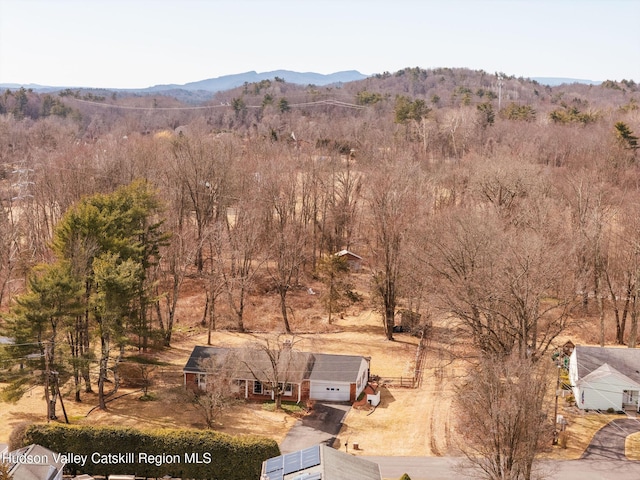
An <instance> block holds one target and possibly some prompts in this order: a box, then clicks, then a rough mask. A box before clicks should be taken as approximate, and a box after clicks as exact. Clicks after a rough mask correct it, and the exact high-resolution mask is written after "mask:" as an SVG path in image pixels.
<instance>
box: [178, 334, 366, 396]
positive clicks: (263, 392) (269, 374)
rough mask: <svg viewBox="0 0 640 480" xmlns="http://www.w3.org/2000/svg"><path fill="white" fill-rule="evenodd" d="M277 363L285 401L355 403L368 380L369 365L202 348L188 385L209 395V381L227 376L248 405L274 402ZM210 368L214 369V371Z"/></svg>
mask: <svg viewBox="0 0 640 480" xmlns="http://www.w3.org/2000/svg"><path fill="white" fill-rule="evenodd" d="M275 357H279V358H278V360H277V364H278V369H279V375H278V381H279V383H280V384H281V388H283V391H284V393H283V395H282V399H283V400H291V401H295V402H301V401H306V400H328V401H344V402H354V401H355V400H356V399H357V398H358V396H359V395H360V393H361V392H362V391H363V390H364V387H365V386H366V385H367V381H368V380H369V359H368V358H365V357H360V356H356V355H330V354H323V353H308V352H298V351H295V350H290V351H289V352H286V351H284V352H280V353H279V355H272V356H270V355H269V354H268V352H266V351H262V350H260V349H253V350H252V349H250V348H223V347H204V346H197V347H195V348H194V349H193V352H192V353H191V356H190V357H189V360H188V361H187V364H186V365H185V367H184V369H183V373H184V384H185V385H186V386H189V385H193V386H198V387H200V388H201V389H206V385H207V381H209V377H214V378H215V376H217V375H218V374H219V373H218V372H220V371H221V367H223V368H224V374H225V375H226V376H227V377H229V378H230V379H232V380H233V382H232V386H231V387H230V388H232V389H233V390H234V392H235V393H236V395H237V396H238V397H241V398H246V399H249V400H268V399H273V397H274V393H273V391H272V390H271V389H270V388H271V385H273V384H274V383H275V381H274V375H273V366H272V360H273V359H274V358H275ZM211 365H213V366H214V368H211Z"/></svg>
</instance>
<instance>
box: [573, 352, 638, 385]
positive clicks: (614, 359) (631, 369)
mask: <svg viewBox="0 0 640 480" xmlns="http://www.w3.org/2000/svg"><path fill="white" fill-rule="evenodd" d="M573 355H575V361H576V366H577V369H578V379H582V380H584V379H585V378H586V377H587V376H588V375H589V374H591V373H592V372H595V371H596V370H598V369H600V368H601V367H603V366H604V365H607V366H608V367H609V369H610V370H609V371H608V373H607V370H606V369H605V370H601V371H600V372H599V373H598V374H597V375H603V374H609V375H611V374H613V372H614V371H615V373H617V374H621V375H623V376H624V377H626V378H628V379H629V380H630V381H632V382H634V383H635V384H638V385H640V349H637V348H620V347H587V346H583V345H576V348H575V350H574V351H573Z"/></svg>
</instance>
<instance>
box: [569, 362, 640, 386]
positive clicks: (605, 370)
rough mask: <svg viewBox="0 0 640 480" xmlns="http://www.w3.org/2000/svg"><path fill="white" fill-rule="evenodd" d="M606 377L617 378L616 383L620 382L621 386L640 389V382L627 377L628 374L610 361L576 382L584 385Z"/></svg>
mask: <svg viewBox="0 0 640 480" xmlns="http://www.w3.org/2000/svg"><path fill="white" fill-rule="evenodd" d="M604 378H608V379H612V378H613V379H615V382H616V384H620V385H621V386H625V387H631V388H637V389H638V390H640V383H638V382H635V381H633V380H632V379H631V378H629V377H627V376H626V375H623V374H622V373H620V372H619V371H618V370H616V369H615V368H613V367H612V366H611V365H609V364H608V363H605V364H604V365H601V366H600V367H598V368H596V369H595V370H594V371H593V372H591V373H590V374H588V375H587V376H585V377H582V378H580V379H579V380H578V381H577V382H576V384H577V385H578V386H579V385H584V384H587V383H593V382H595V381H598V380H602V379H604Z"/></svg>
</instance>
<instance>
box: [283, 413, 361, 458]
mask: <svg viewBox="0 0 640 480" xmlns="http://www.w3.org/2000/svg"><path fill="white" fill-rule="evenodd" d="M349 409H351V405H350V404H348V403H326V402H325V403H316V404H315V405H314V406H313V410H312V411H311V413H310V414H309V415H307V416H305V417H303V418H301V419H300V420H298V421H297V422H296V423H295V424H294V425H293V427H291V430H289V433H288V434H287V436H286V437H285V438H284V440H283V441H282V443H281V444H280V451H281V452H282V453H290V452H295V451H296V450H302V449H304V448H308V447H312V446H313V445H317V444H319V443H326V444H327V445H333V442H334V441H335V439H336V437H337V435H338V433H339V432H340V428H342V422H343V421H344V418H345V417H346V415H347V412H348V411H349Z"/></svg>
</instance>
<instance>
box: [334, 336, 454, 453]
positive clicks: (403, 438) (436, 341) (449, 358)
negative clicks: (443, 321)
mask: <svg viewBox="0 0 640 480" xmlns="http://www.w3.org/2000/svg"><path fill="white" fill-rule="evenodd" d="M449 336H450V332H448V330H446V329H445V328H444V327H438V326H436V327H435V328H434V329H432V332H431V338H430V339H429V341H428V343H427V346H426V351H425V356H424V361H423V371H422V381H421V384H420V386H419V387H418V388H416V389H409V388H394V387H391V386H388V387H384V386H383V387H381V403H380V405H379V406H378V407H377V408H376V409H375V410H356V409H352V410H351V412H349V414H348V415H347V418H346V419H345V425H344V427H343V429H342V430H341V432H340V435H339V438H340V442H341V444H342V445H344V442H345V441H348V442H349V443H351V444H352V443H353V442H357V443H359V450H357V451H351V450H350V451H351V453H354V454H358V455H388V452H389V451H390V449H392V450H393V452H394V455H401V456H402V455H404V456H415V455H428V456H443V455H455V454H456V453H457V449H456V443H457V440H456V434H455V431H454V413H453V399H454V395H455V387H454V385H455V382H456V380H457V377H459V376H462V375H464V371H465V365H466V364H465V362H464V360H463V359H460V358H459V357H458V355H456V354H455V351H456V348H455V347H452V346H451V345H450V344H449V343H448V341H447V342H445V340H447V338H448V337H449ZM398 338H399V339H401V338H402V337H400V336H398ZM454 345H455V344H454Z"/></svg>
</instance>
